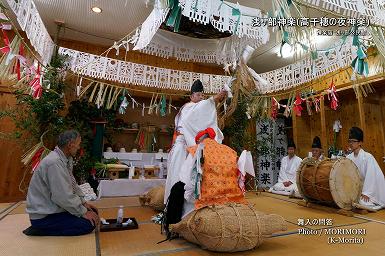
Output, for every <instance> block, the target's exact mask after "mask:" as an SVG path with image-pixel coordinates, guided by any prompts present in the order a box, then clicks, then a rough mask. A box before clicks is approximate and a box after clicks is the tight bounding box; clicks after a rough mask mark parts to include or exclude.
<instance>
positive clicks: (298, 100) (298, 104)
mask: <svg viewBox="0 0 385 256" xmlns="http://www.w3.org/2000/svg"><path fill="white" fill-rule="evenodd" d="M301 104H302V99H301V96H300V95H299V93H297V96H296V97H295V102H294V107H293V110H294V112H295V114H296V115H297V116H301V114H302V109H303V108H302V106H301Z"/></svg>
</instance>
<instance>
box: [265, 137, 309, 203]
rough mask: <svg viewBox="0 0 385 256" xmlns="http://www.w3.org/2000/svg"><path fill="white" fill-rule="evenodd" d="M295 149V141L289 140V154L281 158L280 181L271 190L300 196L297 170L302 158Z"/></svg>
mask: <svg viewBox="0 0 385 256" xmlns="http://www.w3.org/2000/svg"><path fill="white" fill-rule="evenodd" d="M295 149H296V148H295V144H294V141H293V140H289V141H288V143H287V156H285V157H283V158H282V160H281V168H280V171H279V176H278V182H277V183H276V184H275V185H274V186H273V187H271V188H270V189H269V192H272V193H276V194H285V195H290V194H294V195H295V196H297V197H299V196H300V195H299V192H298V187H297V170H298V167H299V166H300V164H301V161H302V159H301V158H299V157H298V156H296V155H295Z"/></svg>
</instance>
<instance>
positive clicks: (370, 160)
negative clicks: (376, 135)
mask: <svg viewBox="0 0 385 256" xmlns="http://www.w3.org/2000/svg"><path fill="white" fill-rule="evenodd" d="M363 140H364V133H363V131H362V130H361V129H360V128H358V127H352V128H351V129H350V131H349V146H350V148H351V149H352V150H353V152H352V153H351V154H349V155H348V156H347V158H348V159H350V160H352V161H353V162H354V163H355V164H356V165H357V167H358V170H359V171H360V174H361V177H362V179H363V182H364V185H363V188H362V192H361V198H360V200H359V204H360V205H361V206H363V207H362V208H369V210H370V209H371V210H379V209H381V208H384V207H385V178H384V174H383V172H382V171H381V168H380V166H379V165H378V163H377V161H376V159H375V158H374V157H373V155H372V154H370V153H368V152H365V151H364V150H363V149H362V148H361V146H362V142H363Z"/></svg>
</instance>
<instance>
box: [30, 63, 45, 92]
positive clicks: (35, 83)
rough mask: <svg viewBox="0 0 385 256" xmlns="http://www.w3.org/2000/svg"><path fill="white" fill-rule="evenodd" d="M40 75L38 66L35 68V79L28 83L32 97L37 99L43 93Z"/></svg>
mask: <svg viewBox="0 0 385 256" xmlns="http://www.w3.org/2000/svg"><path fill="white" fill-rule="evenodd" d="M41 79H42V76H41V73H40V64H39V65H38V66H37V70H36V75H35V78H34V79H33V80H32V81H31V82H30V83H29V85H30V86H31V90H32V97H33V98H35V99H39V98H40V97H41V95H42V93H43V87H42V86H41Z"/></svg>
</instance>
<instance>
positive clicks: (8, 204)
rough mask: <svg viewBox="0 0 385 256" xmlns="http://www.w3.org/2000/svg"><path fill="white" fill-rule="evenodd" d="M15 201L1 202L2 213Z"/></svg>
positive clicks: (0, 209)
mask: <svg viewBox="0 0 385 256" xmlns="http://www.w3.org/2000/svg"><path fill="white" fill-rule="evenodd" d="M12 204H13V203H0V213H2V212H3V211H4V210H6V209H7V208H8V207H10V206H11V205H12Z"/></svg>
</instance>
